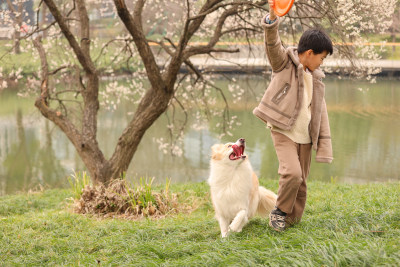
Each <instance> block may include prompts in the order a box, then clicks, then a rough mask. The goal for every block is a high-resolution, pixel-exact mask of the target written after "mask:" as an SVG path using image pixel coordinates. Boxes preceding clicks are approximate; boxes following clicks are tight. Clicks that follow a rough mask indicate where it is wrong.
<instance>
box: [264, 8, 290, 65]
mask: <svg viewBox="0 0 400 267" xmlns="http://www.w3.org/2000/svg"><path fill="white" fill-rule="evenodd" d="M267 19H269V15H267V16H265V17H263V18H262V20H261V26H262V27H263V29H264V42H265V51H266V53H267V58H268V61H269V63H270V64H271V67H272V71H274V72H279V71H281V70H283V69H284V68H285V66H286V63H287V62H288V59H289V58H288V55H287V53H286V49H285V48H284V47H283V46H282V42H281V39H280V37H279V34H278V26H279V17H276V18H275V20H272V23H271V24H268V23H267Z"/></svg>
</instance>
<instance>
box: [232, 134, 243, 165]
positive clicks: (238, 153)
mask: <svg viewBox="0 0 400 267" xmlns="http://www.w3.org/2000/svg"><path fill="white" fill-rule="evenodd" d="M244 148H245V140H244V139H243V138H240V139H239V140H237V142H236V143H235V144H233V145H232V149H233V152H232V153H231V154H230V155H229V159H230V160H237V159H244V158H246V156H245V155H243V153H244Z"/></svg>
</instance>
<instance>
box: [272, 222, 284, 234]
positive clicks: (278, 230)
mask: <svg viewBox="0 0 400 267" xmlns="http://www.w3.org/2000/svg"><path fill="white" fill-rule="evenodd" d="M269 226H271V228H272V229H274V230H275V231H277V232H282V231H283V230H285V229H282V230H280V229H276V228H275V227H273V226H272V223H271V221H269Z"/></svg>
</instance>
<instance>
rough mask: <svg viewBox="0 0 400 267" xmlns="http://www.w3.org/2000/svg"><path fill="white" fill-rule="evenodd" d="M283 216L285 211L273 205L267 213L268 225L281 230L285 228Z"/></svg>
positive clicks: (284, 216)
mask: <svg viewBox="0 0 400 267" xmlns="http://www.w3.org/2000/svg"><path fill="white" fill-rule="evenodd" d="M285 218H286V213H285V212H283V211H281V210H280V209H279V208H277V207H275V208H274V209H273V210H272V211H271V213H270V214H269V226H271V227H272V228H273V229H274V230H276V231H278V232H281V231H283V230H285V227H286V223H285Z"/></svg>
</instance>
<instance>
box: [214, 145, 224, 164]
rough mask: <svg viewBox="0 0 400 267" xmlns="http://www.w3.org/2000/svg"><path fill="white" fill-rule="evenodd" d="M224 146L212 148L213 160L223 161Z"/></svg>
mask: <svg viewBox="0 0 400 267" xmlns="http://www.w3.org/2000/svg"><path fill="white" fill-rule="evenodd" d="M223 147H224V145H222V144H215V145H213V146H212V147H211V158H212V159H214V160H221V159H222V148H223Z"/></svg>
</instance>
